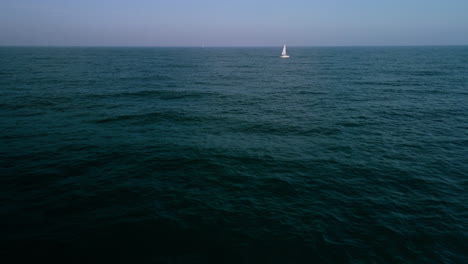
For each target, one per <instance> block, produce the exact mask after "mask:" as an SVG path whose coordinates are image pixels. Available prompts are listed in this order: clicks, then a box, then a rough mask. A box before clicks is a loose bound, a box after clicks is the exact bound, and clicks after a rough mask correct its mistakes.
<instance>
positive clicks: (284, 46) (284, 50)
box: [280, 45, 289, 58]
mask: <svg viewBox="0 0 468 264" xmlns="http://www.w3.org/2000/svg"><path fill="white" fill-rule="evenodd" d="M280 58H289V56H288V54H286V45H283V52H281V56H280Z"/></svg>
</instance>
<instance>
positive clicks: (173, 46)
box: [0, 44, 468, 48]
mask: <svg viewBox="0 0 468 264" xmlns="http://www.w3.org/2000/svg"><path fill="white" fill-rule="evenodd" d="M283 45H284V44H281V45H213V46H210V45H206V44H202V45H55V44H52V45H42V44H38V45H36V44H32V45H30V44H15V45H4V44H0V47H25V48H26V47H31V48H34V47H37V48H41V47H43V48H47V47H50V48H275V47H281V46H283ZM286 45H287V46H289V47H297V48H315V47H317V48H333V47H337V48H339V47H343V48H345V47H350V48H351V47H462V46H468V44H398V45H387V44H383V45H294V44H292V45H289V44H286Z"/></svg>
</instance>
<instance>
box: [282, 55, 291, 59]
mask: <svg viewBox="0 0 468 264" xmlns="http://www.w3.org/2000/svg"><path fill="white" fill-rule="evenodd" d="M280 58H289V56H288V55H281V56H280Z"/></svg>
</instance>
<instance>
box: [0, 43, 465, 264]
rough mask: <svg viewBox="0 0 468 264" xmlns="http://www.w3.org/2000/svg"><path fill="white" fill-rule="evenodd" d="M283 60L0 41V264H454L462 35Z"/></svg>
mask: <svg viewBox="0 0 468 264" xmlns="http://www.w3.org/2000/svg"><path fill="white" fill-rule="evenodd" d="M280 52H281V46H279V47H278V48H201V47H200V48H97V47H93V48H79V47H77V48H58V47H2V48H0V131H1V133H0V234H1V235H0V251H1V254H2V259H4V258H7V257H8V258H14V260H15V261H16V262H20V261H23V260H25V261H26V260H33V261H34V262H29V263H37V262H40V263H44V262H43V261H44V260H45V261H48V262H50V261H60V262H61V263H92V262H99V263H468V46H454V47H328V48H327V47H314V48H306V47H288V53H289V55H291V58H289V59H280V58H279V54H280ZM4 263H15V262H4Z"/></svg>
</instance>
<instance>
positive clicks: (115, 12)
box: [0, 0, 468, 46]
mask: <svg viewBox="0 0 468 264" xmlns="http://www.w3.org/2000/svg"><path fill="white" fill-rule="evenodd" d="M283 43H285V44H288V45H293V46H294V45H295V46H361V45H364V46H374V45H468V0H281V1H279V0H232V1H226V0H0V45H40V46H43V45H45V46H49V45H52V46H202V45H205V46H277V45H282V44H283Z"/></svg>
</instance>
